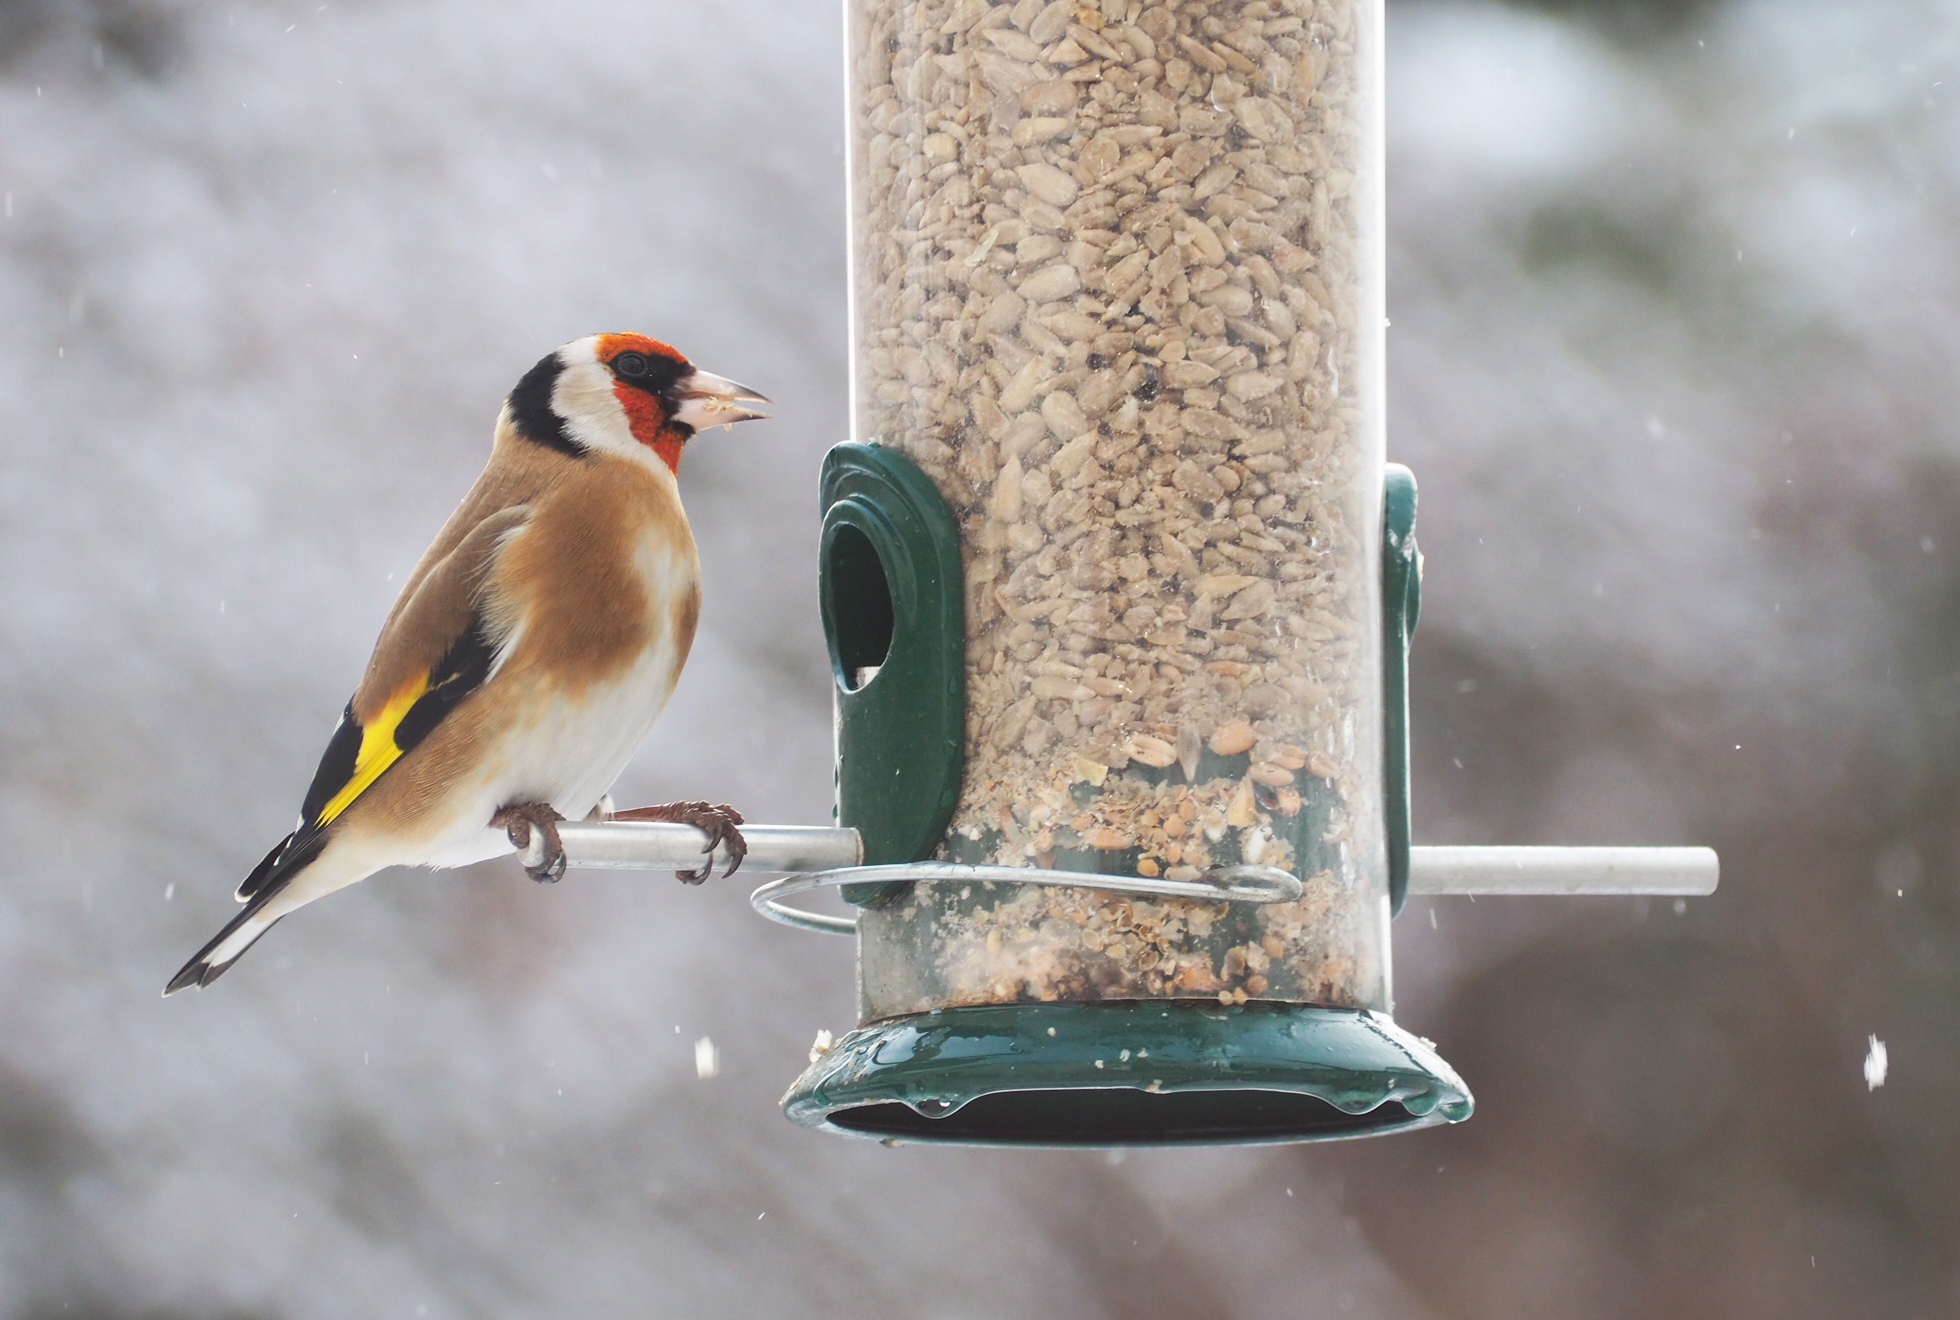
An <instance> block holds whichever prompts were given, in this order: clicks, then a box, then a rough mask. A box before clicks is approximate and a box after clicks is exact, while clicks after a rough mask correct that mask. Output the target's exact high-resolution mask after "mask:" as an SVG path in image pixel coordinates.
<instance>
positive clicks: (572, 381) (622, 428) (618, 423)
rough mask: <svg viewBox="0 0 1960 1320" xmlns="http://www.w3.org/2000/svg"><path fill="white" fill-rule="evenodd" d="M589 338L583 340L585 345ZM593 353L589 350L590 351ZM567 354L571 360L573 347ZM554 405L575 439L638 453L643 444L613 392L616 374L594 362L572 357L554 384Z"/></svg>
mask: <svg viewBox="0 0 1960 1320" xmlns="http://www.w3.org/2000/svg"><path fill="white" fill-rule="evenodd" d="M585 342H586V341H584V340H580V341H579V343H580V345H581V346H583V345H584V344H585ZM588 353H589V350H588ZM564 356H565V357H566V358H567V359H571V357H572V355H571V353H570V351H569V350H567V351H566V353H565V354H564ZM551 407H552V410H553V411H554V412H556V413H557V414H558V415H559V416H560V417H561V418H563V419H564V421H565V429H566V430H567V431H569V432H571V435H572V439H574V440H576V441H577V442H578V443H579V444H581V445H584V446H585V447H586V448H587V449H596V450H599V451H600V452H602V453H611V454H633V455H637V454H638V453H639V452H640V450H641V449H642V447H643V446H641V444H640V442H639V441H638V440H636V439H634V438H633V427H632V424H631V422H630V421H629V419H628V418H627V416H626V408H625V405H623V404H621V403H620V401H619V396H618V395H616V394H614V393H613V376H612V373H611V372H610V371H608V370H606V369H605V368H604V367H603V366H601V365H599V362H598V361H597V359H596V358H595V359H592V360H590V361H584V362H581V361H576V360H569V361H567V363H566V366H565V369H564V370H563V371H561V372H559V373H558V383H557V384H556V385H554V386H553V387H552V391H551Z"/></svg>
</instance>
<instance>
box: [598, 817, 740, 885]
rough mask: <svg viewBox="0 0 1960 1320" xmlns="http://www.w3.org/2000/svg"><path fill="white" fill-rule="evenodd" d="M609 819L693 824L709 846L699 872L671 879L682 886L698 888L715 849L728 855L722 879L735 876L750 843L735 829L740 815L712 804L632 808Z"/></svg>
mask: <svg viewBox="0 0 1960 1320" xmlns="http://www.w3.org/2000/svg"><path fill="white" fill-rule="evenodd" d="M609 819H612V820H651V821H661V822H664V823H666V824H670V825H692V826H693V827H694V828H695V829H697V830H700V831H701V832H702V833H703V834H705V835H707V836H708V846H707V847H706V848H705V849H703V850H702V851H703V853H704V855H705V856H706V857H707V859H708V861H707V863H706V864H705V865H704V866H702V868H701V869H700V870H698V871H676V872H674V878H675V879H677V880H679V881H680V882H681V883H682V884H684V885H698V884H700V883H701V882H702V881H703V880H706V879H707V878H708V875H709V873H710V872H712V871H713V870H714V869H715V861H714V858H715V849H717V848H721V849H725V850H726V851H727V853H728V869H727V870H725V871H723V872H722V875H723V877H724V878H725V877H727V876H731V875H734V874H735V868H736V867H738V866H740V865H741V864H742V859H743V858H744V857H746V856H748V852H749V842H748V840H747V839H744V838H743V837H742V831H741V830H740V829H739V828H737V827H738V826H740V825H741V823H742V813H741V812H739V811H737V810H735V808H733V807H731V806H727V805H724V804H720V803H714V802H669V803H667V804H666V805H665V806H659V807H634V808H632V809H631V810H628V811H615V812H613V813H612V815H611V817H609Z"/></svg>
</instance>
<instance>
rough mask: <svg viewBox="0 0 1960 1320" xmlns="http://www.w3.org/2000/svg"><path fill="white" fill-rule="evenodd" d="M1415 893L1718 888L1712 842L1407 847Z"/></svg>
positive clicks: (1636, 891)
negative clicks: (1656, 845) (1709, 845)
mask: <svg viewBox="0 0 1960 1320" xmlns="http://www.w3.org/2000/svg"><path fill="white" fill-rule="evenodd" d="M1409 851H1410V858H1409V892H1410V893H1412V894H1655V895H1667V894H1679V895H1700V894H1712V893H1714V892H1715V884H1716V881H1717V879H1718V878H1719V876H1720V874H1721V864H1720V863H1719V862H1718V861H1717V859H1716V857H1715V850H1714V849H1713V848H1412V849H1410V850H1409Z"/></svg>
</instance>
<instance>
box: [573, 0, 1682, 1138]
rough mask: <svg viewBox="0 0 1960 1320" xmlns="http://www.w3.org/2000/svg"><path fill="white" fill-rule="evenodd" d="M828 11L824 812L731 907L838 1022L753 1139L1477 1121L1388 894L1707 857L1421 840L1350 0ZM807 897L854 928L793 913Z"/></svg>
mask: <svg viewBox="0 0 1960 1320" xmlns="http://www.w3.org/2000/svg"><path fill="white" fill-rule="evenodd" d="M847 12H848V20H847V22H848V34H847V51H848V56H847V63H848V76H849V83H850V89H849V123H850V129H849V151H850V161H851V164H850V169H851V207H852V210H851V240H852V280H851V290H852V323H853V336H854V337H853V349H854V351H853V359H852V362H853V367H852V370H853V380H852V385H853V413H854V426H855V432H856V436H857V437H858V441H857V442H855V443H849V444H844V445H840V446H839V447H837V448H836V449H835V450H833V451H832V452H831V454H830V455H829V457H828V458H827V460H826V461H825V464H824V467H823V472H822V476H821V482H820V498H821V506H822V511H823V530H822V538H821V542H820V545H819V548H818V575H817V576H818V591H819V598H820V604H821V610H822V616H823V623H824V629H825V634H826V637H827V639H828V644H829V651H830V660H831V667H832V673H833V677H834V679H835V685H836V692H835V700H836V727H837V765H836V776H837V809H836V816H837V821H836V827H835V828H833V829H830V830H821V829H814V830H802V831H798V830H793V829H778V830H774V831H771V830H768V829H757V828H751V829H749V830H747V831H745V832H746V833H747V835H748V838H749V842H750V853H749V861H748V865H749V867H750V868H751V869H769V868H777V869H781V870H784V871H790V872H796V873H797V874H795V875H792V876H791V877H790V878H789V879H787V880H782V881H777V882H774V883H773V884H769V885H765V886H763V887H762V888H761V889H760V890H758V891H757V892H756V895H755V901H756V903H757V905H758V907H759V908H760V909H761V910H763V911H764V912H765V913H767V914H768V915H771V916H773V917H775V918H776V919H778V920H784V921H788V922H790V923H792V924H796V925H801V926H805V927H808V928H813V929H829V930H842V931H846V932H852V933H855V936H856V938H857V941H858V1006H859V1019H860V1020H859V1025H858V1027H857V1029H856V1030H855V1031H852V1032H851V1033H849V1034H848V1035H846V1036H845V1037H844V1038H843V1039H842V1040H840V1041H838V1042H837V1043H836V1044H835V1045H834V1046H833V1047H832V1048H830V1049H829V1050H828V1051H826V1052H823V1053H821V1054H820V1055H818V1057H817V1058H816V1059H815V1061H814V1062H813V1063H812V1064H811V1066H810V1067H809V1069H808V1070H807V1071H806V1072H805V1073H804V1074H803V1075H802V1076H801V1077H800V1078H798V1079H797V1081H796V1082H795V1084H794V1085H793V1086H792V1087H791V1088H790V1091H789V1094H788V1095H787V1096H786V1097H785V1100H784V1106H785V1109H786V1112H787V1113H788V1115H789V1117H790V1118H791V1119H793V1120H795V1121H796V1122H798V1123H802V1124H804V1125H807V1126H810V1127H815V1128H820V1129H823V1130H827V1131H833V1132H840V1133H848V1134H852V1135H858V1136H866V1137H873V1138H880V1139H886V1140H908V1141H950V1142H963V1143H974V1144H1020V1145H1045V1144H1056V1145H1069V1144H1073V1145H1084V1144H1086V1145H1121V1144H1180V1143H1196V1142H1255V1141H1296V1140H1315V1139H1323V1138H1334V1137H1353V1136H1364V1135H1373V1134H1377V1133H1386V1132H1392V1131H1398V1130H1401V1129H1405V1128H1413V1127H1421V1126H1425V1125H1429V1124H1434V1123H1439V1122H1456V1121H1460V1120H1462V1119H1464V1118H1467V1117H1468V1116H1469V1114H1470V1112H1471V1105H1472V1101H1471V1096H1470V1092H1469V1090H1468V1089H1467V1088H1466V1087H1465V1085H1464V1083H1463V1082H1462V1080H1461V1079H1460V1078H1458V1076H1457V1075H1456V1073H1455V1072H1454V1071H1452V1070H1451V1068H1450V1067H1449V1065H1448V1064H1446V1063H1445V1062H1444V1061H1443V1059H1442V1058H1441V1057H1440V1056H1439V1055H1438V1054H1437V1053H1436V1051H1435V1049H1434V1048H1433V1047H1432V1046H1431V1045H1430V1044H1429V1043H1428V1042H1426V1041H1423V1040H1421V1039H1420V1038H1418V1037H1416V1036H1414V1035H1411V1034H1410V1033H1409V1032H1407V1031H1405V1030H1403V1029H1402V1028H1401V1027H1400V1026H1398V1025H1397V1024H1396V1022H1395V1021H1394V1019H1393V1017H1392V1016H1391V1009H1392V994H1391V960H1390V942H1389V927H1390V921H1391V919H1392V917H1393V916H1394V915H1395V913H1397V912H1398V911H1399V910H1400V909H1401V907H1402V905H1403V903H1404V901H1405V899H1406V897H1407V895H1408V893H1409V892H1411V890H1412V889H1414V890H1418V891H1421V890H1424V889H1427V890H1429V891H1431V892H1514V893H1517V892H1539V893H1545V892H1591V893H1602V892H1646V893H1690V892H1692V893H1706V892H1709V891H1710V890H1712V888H1713V886H1714V855H1713V854H1712V853H1709V852H1708V851H1707V850H1705V849H1586V850H1578V849H1430V850H1424V849H1412V848H1411V845H1410V838H1409V794H1408V716H1407V712H1408V702H1407V686H1406V673H1407V646H1408V642H1409V638H1410V636H1411V634H1412V633H1413V630H1414V628H1415V623H1416V615H1417V610H1418V605H1419V588H1420V582H1421V560H1420V556H1419V555H1418V553H1417V550H1416V544H1415V538H1414V526H1415V497H1416V490H1415V483H1414V479H1413V477H1412V476H1411V475H1410V474H1409V473H1408V472H1407V470H1406V469H1402V468H1399V467H1395V466H1392V465H1389V464H1387V463H1386V462H1385V458H1384V453H1385V444H1384V416H1383V412H1384V409H1383V392H1384V391H1383V364H1384V352H1385V340H1384V325H1385V319H1384V280H1383V265H1382V263H1383V224H1382V193H1383V166H1382V142H1381V127H1382V115H1381V92H1382V6H1381V2H1380V0H1184V2H1183V3H1145V2H1144V0H1099V2H1098V3H1078V2H1077V0H1052V2H1050V0H999V2H998V3H989V0H851V3H850V4H849V5H848V7H847ZM563 836H564V845H565V849H566V853H567V856H568V858H569V860H570V862H571V864H572V865H575V866H576V865H594V864H598V865H630V864H642V865H643V864H648V863H649V862H650V861H654V860H657V859H658V858H657V857H656V854H660V855H662V856H664V854H661V850H662V849H670V850H671V851H672V854H673V856H672V860H673V862H675V863H678V864H691V862H692V861H693V859H694V858H695V857H696V856H697V855H698V848H699V842H700V837H701V836H700V835H699V834H698V833H697V832H695V831H693V830H691V829H689V828H688V827H684V826H650V825H641V826H633V825H595V824H577V825H567V826H565V827H563ZM824 885H836V886H840V887H841V888H842V892H843V895H844V897H845V898H846V899H847V900H848V901H849V902H850V903H851V904H853V905H855V906H856V907H857V909H858V915H857V916H856V918H855V920H852V919H849V918H839V917H826V916H819V915H816V914H814V913H809V912H804V911H802V910H800V909H797V908H794V907H792V906H790V905H789V904H787V903H785V902H783V899H784V897H785V896H786V895H788V894H790V893H793V892H796V891H798V890H804V889H810V888H814V887H818V886H824Z"/></svg>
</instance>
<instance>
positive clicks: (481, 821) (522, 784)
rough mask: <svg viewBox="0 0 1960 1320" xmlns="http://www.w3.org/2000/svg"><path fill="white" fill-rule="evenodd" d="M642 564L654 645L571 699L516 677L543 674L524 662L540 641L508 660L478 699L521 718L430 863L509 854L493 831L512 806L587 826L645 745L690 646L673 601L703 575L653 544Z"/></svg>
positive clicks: (458, 798) (459, 792)
mask: <svg viewBox="0 0 1960 1320" xmlns="http://www.w3.org/2000/svg"><path fill="white" fill-rule="evenodd" d="M639 561H640V562H639V568H640V571H641V574H642V576H643V579H644V580H645V581H646V582H647V586H648V597H649V599H650V600H651V601H652V609H651V617H650V619H649V624H650V625H651V626H650V628H649V635H650V636H651V638H652V641H651V643H650V645H648V647H647V648H646V649H645V650H644V651H642V652H641V653H640V655H639V657H638V659H637V661H636V662H635V663H634V664H633V665H632V666H631V667H630V668H629V669H627V670H625V671H624V672H622V673H620V674H619V675H618V676H617V677H614V678H612V679H608V680H604V681H601V682H598V683H594V684H592V685H590V686H588V687H586V688H584V689H583V690H582V691H580V692H579V693H578V694H577V695H575V696H574V695H568V694H567V693H565V692H564V691H563V690H561V689H559V688H557V687H555V686H554V685H552V684H551V683H550V682H549V680H548V679H547V680H536V679H520V678H518V677H517V675H518V674H519V673H523V674H528V675H535V674H537V673H538V672H539V671H538V670H536V669H533V668H531V667H529V666H527V665H523V664H520V663H518V661H519V660H521V659H522V658H523V654H522V653H523V648H524V647H525V646H526V645H535V644H537V643H538V641H539V639H537V638H534V637H528V636H523V635H520V637H519V639H518V641H517V643H516V645H515V646H514V647H513V653H512V655H511V657H510V660H509V661H508V662H507V663H506V664H505V665H504V666H503V667H502V669H501V670H500V672H499V673H498V674H497V675H496V676H494V677H492V678H491V680H490V681H489V683H487V684H485V686H484V690H483V691H482V692H480V693H478V694H477V696H476V697H475V698H473V699H474V700H485V699H489V700H494V701H497V702H498V703H500V704H506V703H507V705H508V708H509V709H512V710H514V711H516V712H518V713H519V715H518V718H517V719H516V720H515V721H514V723H512V724H511V725H510V726H508V727H507V730H506V732H505V733H504V735H503V737H502V738H501V740H500V744H501V745H500V746H499V747H498V748H497V749H496V750H495V751H494V752H493V753H492V754H491V755H489V756H486V757H485V759H484V766H483V770H482V773H480V774H478V775H476V776H473V777H472V778H471V780H470V781H469V782H467V783H464V784H459V785H457V789H456V791H455V792H454V793H452V794H451V795H450V800H449V802H448V803H447V804H445V805H446V807H447V809H446V810H445V811H443V812H442V813H441V815H442V816H443V818H444V825H443V826H442V827H440V829H439V834H440V837H439V838H437V839H436V840H435V841H434V842H433V845H432V846H431V847H430V848H429V849H428V851H427V858H426V861H425V862H424V864H425V865H430V866H464V865H467V864H469V863H471V862H479V861H484V860H486V859H488V858H491V857H499V856H503V855H504V854H506V853H508V852H510V850H511V847H510V840H509V838H508V837H507V836H506V835H505V833H504V831H503V830H501V829H492V828H490V827H489V823H488V822H489V820H490V818H491V817H492V816H493V815H495V814H496V813H497V812H498V811H499V810H501V809H502V808H504V807H506V806H514V805H519V804H528V803H533V802H542V803H546V804H548V805H550V806H551V807H552V808H554V809H555V810H556V811H557V812H558V814H559V815H561V816H563V817H565V818H566V819H567V820H582V819H583V818H584V817H586V816H587V815H589V814H590V813H591V811H592V809H593V808H594V807H595V806H597V805H598V804H599V802H600V800H601V799H603V798H604V797H605V795H606V793H607V791H608V790H610V789H611V788H612V785H613V781H614V780H616V779H618V778H619V775H620V772H621V771H622V770H624V769H625V768H626V763H627V762H628V761H630V760H632V759H633V754H634V753H635V752H636V751H638V750H639V747H640V744H641V743H643V742H645V741H646V738H647V734H648V733H650V732H652V730H653V725H654V722H655V721H656V720H658V719H659V718H660V713H661V711H663V710H665V709H666V707H667V702H668V699H669V698H671V697H672V696H673V695H674V685H675V683H676V682H678V681H679V679H680V672H681V666H682V665H683V664H684V663H686V660H687V656H686V655H685V653H683V652H682V651H681V649H680V647H681V645H682V644H684V641H683V639H677V638H676V637H675V636H674V634H673V629H672V627H671V626H670V622H669V618H670V616H669V611H668V608H667V606H668V602H670V601H672V600H674V599H676V598H677V596H678V595H679V594H680V593H681V592H684V591H692V590H694V583H695V580H696V579H695V574H696V572H697V569H696V566H695V564H694V562H693V560H692V556H691V555H690V556H688V557H687V558H686V559H685V560H683V559H680V558H678V557H675V556H673V555H671V554H660V555H656V554H655V553H653V550H652V547H651V546H649V547H648V548H647V549H645V550H643V552H642V554H641V555H640V556H639ZM684 640H685V641H691V640H692V639H691V638H688V639H684ZM500 684H505V685H509V684H522V686H514V687H513V686H505V687H501V688H499V685H500ZM493 688H494V689H498V690H496V691H494V692H493V691H492V689H493Z"/></svg>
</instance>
